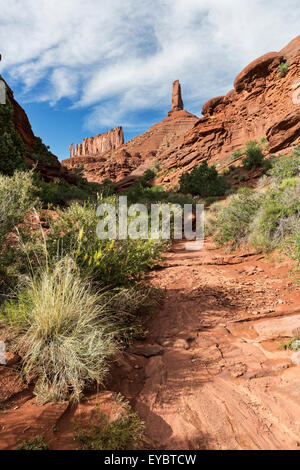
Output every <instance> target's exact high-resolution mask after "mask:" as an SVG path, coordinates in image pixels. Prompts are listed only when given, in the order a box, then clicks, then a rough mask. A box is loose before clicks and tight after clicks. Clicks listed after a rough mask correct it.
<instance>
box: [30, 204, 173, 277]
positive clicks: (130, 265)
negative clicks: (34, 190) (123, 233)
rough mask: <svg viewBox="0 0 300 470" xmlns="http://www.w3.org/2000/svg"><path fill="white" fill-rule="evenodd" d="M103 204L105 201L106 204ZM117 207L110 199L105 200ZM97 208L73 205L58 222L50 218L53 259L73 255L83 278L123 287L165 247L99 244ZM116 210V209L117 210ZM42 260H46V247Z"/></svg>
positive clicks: (139, 243)
mask: <svg viewBox="0 0 300 470" xmlns="http://www.w3.org/2000/svg"><path fill="white" fill-rule="evenodd" d="M103 202H104V201H103ZM105 202H111V203H112V204H115V205H116V204H117V202H116V199H115V198H114V197H111V198H110V199H107V200H105ZM96 207H97V206H96V205H95V204H93V203H91V202H89V203H88V202H87V203H85V204H84V205H80V204H77V203H75V204H72V205H71V206H70V207H69V208H68V209H66V210H62V209H58V210H57V211H56V216H55V218H52V217H50V218H49V225H50V230H49V232H48V235H47V238H46V244H47V253H49V256H50V258H52V259H53V258H54V259H55V257H56V256H57V253H59V254H60V256H64V255H71V256H72V257H74V259H75V260H76V263H77V265H78V266H79V267H80V269H81V273H82V276H84V277H87V276H88V277H91V278H93V279H94V280H97V281H99V282H102V283H104V284H110V285H117V286H118V285H123V284H126V283H128V282H130V281H131V280H132V279H133V278H135V279H137V278H139V277H140V276H141V274H142V273H143V272H145V271H146V270H147V269H149V268H150V267H153V265H154V264H155V263H156V262H157V260H158V259H160V254H161V251H162V250H163V249H164V248H165V247H166V244H165V243H163V242H161V241H159V240H151V239H147V240H143V239H137V240H132V239H130V238H127V239H125V240H118V239H117V240H109V239H105V240H100V239H99V238H98V237H97V232H96V229H97V224H98V223H99V221H100V218H99V217H97V215H96ZM116 209H117V206H116ZM34 249H35V251H36V250H37V249H38V250H39V253H40V254H39V260H41V259H43V257H44V256H45V255H44V247H43V243H41V244H40V247H39V248H38V247H37V245H36V244H35V246H34Z"/></svg>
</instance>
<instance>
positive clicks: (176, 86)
mask: <svg viewBox="0 0 300 470" xmlns="http://www.w3.org/2000/svg"><path fill="white" fill-rule="evenodd" d="M181 109H183V101H182V97H181V86H180V83H179V80H176V81H175V82H174V83H173V93H172V109H171V111H180V110H181Z"/></svg>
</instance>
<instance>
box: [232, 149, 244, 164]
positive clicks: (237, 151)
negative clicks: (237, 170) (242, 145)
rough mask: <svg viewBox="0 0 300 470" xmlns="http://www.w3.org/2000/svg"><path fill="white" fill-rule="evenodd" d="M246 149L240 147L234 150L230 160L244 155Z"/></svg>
mask: <svg viewBox="0 0 300 470" xmlns="http://www.w3.org/2000/svg"><path fill="white" fill-rule="evenodd" d="M244 153H245V152H244V150H242V149H239V150H234V152H232V154H231V156H230V160H231V161H233V160H236V158H239V157H241V156H242V155H244Z"/></svg>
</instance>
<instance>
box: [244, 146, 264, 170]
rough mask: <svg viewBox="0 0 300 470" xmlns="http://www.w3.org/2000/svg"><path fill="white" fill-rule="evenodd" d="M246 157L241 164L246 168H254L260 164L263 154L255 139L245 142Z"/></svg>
mask: <svg viewBox="0 0 300 470" xmlns="http://www.w3.org/2000/svg"><path fill="white" fill-rule="evenodd" d="M245 154H246V157H245V158H244V159H243V166H244V168H245V169H246V170H255V169H256V168H260V167H261V166H262V163H263V160H264V156H263V153H262V150H261V146H260V144H258V142H256V140H250V141H249V142H247V143H246V150H245Z"/></svg>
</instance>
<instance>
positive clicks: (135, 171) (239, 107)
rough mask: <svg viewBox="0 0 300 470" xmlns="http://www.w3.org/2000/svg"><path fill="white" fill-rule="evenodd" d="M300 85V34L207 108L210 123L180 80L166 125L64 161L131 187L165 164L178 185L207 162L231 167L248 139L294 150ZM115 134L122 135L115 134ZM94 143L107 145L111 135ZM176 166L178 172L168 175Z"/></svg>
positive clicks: (90, 175) (96, 178)
mask: <svg viewBox="0 0 300 470" xmlns="http://www.w3.org/2000/svg"><path fill="white" fill-rule="evenodd" d="M285 61H288V62H289V64H290V65H289V68H288V71H287V74H286V75H285V76H284V77H281V76H280V75H279V74H278V67H279V65H280V64H281V63H282V62H285ZM299 80H300V36H298V37H296V38H295V39H294V40H292V41H291V42H290V43H289V44H288V45H287V46H286V47H284V48H283V49H282V50H281V51H280V52H270V53H267V54H265V55H263V56H261V57H259V58H258V59H256V60H254V61H253V62H251V63H250V64H249V65H248V66H247V67H245V68H244V69H243V70H242V71H241V73H240V74H239V75H238V76H237V77H236V79H235V81H234V88H233V89H232V90H230V91H229V92H228V93H227V95H226V96H218V97H216V98H213V99H211V100H209V101H208V102H207V103H205V104H204V106H203V108H202V114H203V117H202V118H198V117H197V116H195V115H193V114H190V113H189V112H187V111H185V110H184V109H183V102H182V97H181V87H180V84H179V82H178V81H176V82H174V84H173V96H172V109H171V110H170V111H169V113H168V116H167V117H166V118H165V119H163V120H162V121H161V122H159V123H158V124H155V125H154V126H152V127H151V128H150V129H149V130H148V131H146V132H145V133H144V134H142V135H139V136H137V137H135V138H134V139H132V140H131V141H129V142H127V143H125V144H123V145H120V146H116V147H115V148H112V149H111V150H107V151H106V150H105V151H103V152H99V153H93V154H90V153H88V152H89V151H85V152H86V153H85V154H84V155H81V154H80V153H79V152H77V156H74V157H72V158H70V159H67V160H64V161H63V162H62V164H63V165H64V166H65V167H66V168H69V169H70V168H78V167H82V168H84V173H85V176H86V177H87V179H88V180H89V181H93V182H101V181H103V180H104V179H105V178H110V179H111V180H113V181H116V182H117V183H118V186H119V187H126V185H129V184H130V183H132V182H133V181H135V180H136V179H137V177H138V176H140V175H142V174H143V172H144V171H145V170H146V169H147V168H150V167H151V166H153V165H154V162H155V161H158V162H159V163H160V166H161V168H162V171H161V172H160V173H159V174H158V178H157V182H158V183H164V184H167V185H171V186H172V185H174V184H175V183H177V182H178V179H179V177H180V175H181V174H182V173H183V172H186V171H189V170H190V169H191V168H192V167H193V166H195V165H198V164H199V163H200V162H201V161H202V160H207V161H208V162H209V163H211V164H213V163H214V164H216V163H219V169H220V170H221V169H223V168H225V167H226V166H229V165H230V163H231V159H230V156H231V154H232V152H233V151H234V150H238V149H241V148H243V147H244V146H245V143H246V142H247V141H248V140H252V139H259V138H261V137H266V138H267V140H268V145H269V151H270V153H272V154H276V153H283V154H285V153H288V152H289V151H290V150H291V148H292V147H293V146H294V144H295V143H296V142H297V140H298V139H299V137H300V119H299V118H300V103H299V101H300V83H299ZM293 96H294V100H293ZM118 129H120V128H118ZM110 132H111V133H113V135H114V132H115V131H114V130H112V131H110ZM118 132H120V131H118ZM108 134H109V133H108ZM94 139H96V141H98V139H100V141H101V139H104V140H105V139H106V134H104V135H103V136H102V137H101V136H96V137H95V138H94ZM85 142H86V147H87V149H89V148H91V147H93V139H91V140H89V139H85ZM87 142H89V143H90V144H87ZM118 142H120V144H121V141H118ZM89 145H90V146H89ZM170 169H174V170H172V172H171V173H170V174H169V175H167V176H166V172H167V171H168V170H170Z"/></svg>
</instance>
